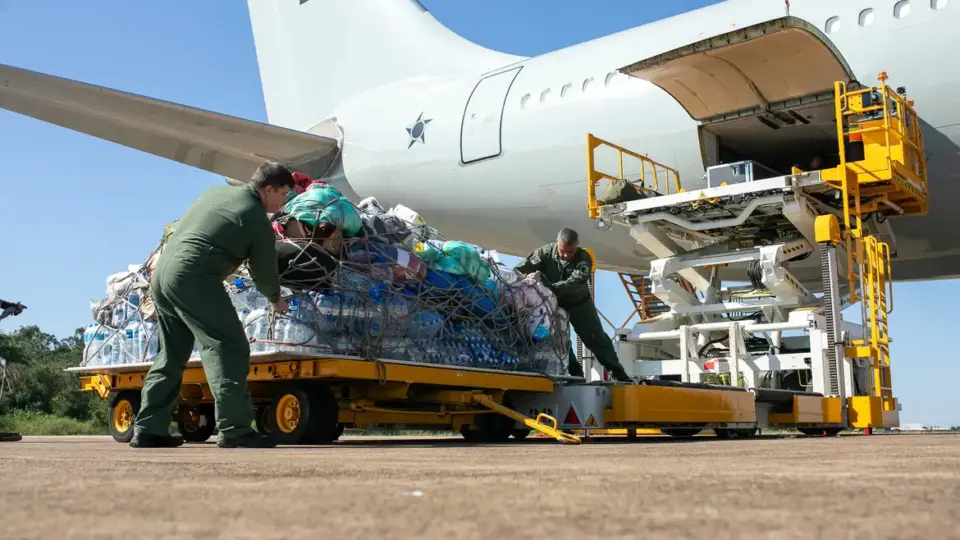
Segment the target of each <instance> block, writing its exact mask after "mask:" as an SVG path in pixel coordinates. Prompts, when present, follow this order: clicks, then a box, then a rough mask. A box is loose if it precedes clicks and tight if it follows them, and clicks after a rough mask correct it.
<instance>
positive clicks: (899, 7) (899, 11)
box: [893, 0, 910, 19]
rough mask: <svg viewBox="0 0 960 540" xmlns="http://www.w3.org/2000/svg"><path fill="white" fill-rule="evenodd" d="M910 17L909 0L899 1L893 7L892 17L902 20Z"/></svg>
mask: <svg viewBox="0 0 960 540" xmlns="http://www.w3.org/2000/svg"><path fill="white" fill-rule="evenodd" d="M907 15H910V0H900V1H899V2H897V4H896V5H895V6H893V16H894V17H896V18H898V19H902V18H904V17H906V16H907Z"/></svg>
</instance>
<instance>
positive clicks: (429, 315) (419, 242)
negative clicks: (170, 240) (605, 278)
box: [83, 211, 570, 376]
mask: <svg viewBox="0 0 960 540" xmlns="http://www.w3.org/2000/svg"><path fill="white" fill-rule="evenodd" d="M359 215H360V217H361V218H362V219H363V229H362V231H361V232H360V234H358V235H357V237H354V238H348V239H342V238H341V235H340V229H335V230H334V233H332V234H330V229H329V228H323V227H319V228H316V229H312V230H311V231H310V237H309V238H290V237H281V238H278V240H277V243H276V247H277V252H278V265H279V270H280V273H279V277H280V283H281V286H282V293H283V296H284V297H285V298H286V299H287V301H288V304H289V310H288V312H287V313H286V314H285V315H279V314H276V313H275V312H274V310H273V309H272V307H271V306H270V305H269V302H268V301H267V299H266V297H264V296H263V295H262V294H260V292H259V291H258V290H257V289H256V286H255V284H254V282H253V280H252V279H251V278H250V273H249V270H248V269H247V268H246V266H241V267H240V268H239V269H238V271H237V272H236V274H235V275H234V276H231V277H230V278H229V279H228V280H227V281H225V283H224V286H225V288H226V291H227V293H228V294H229V297H230V300H231V302H232V303H233V305H234V308H235V310H236V312H237V316H238V318H239V319H240V321H241V322H242V323H243V327H244V331H245V332H246V335H247V338H248V339H249V341H250V350H251V353H253V354H257V353H261V354H262V353H293V354H306V355H336V356H346V357H354V358H362V359H368V360H393V361H406V362H415V363H425V364H433V365H442V366H456V367H458V368H478V369H492V370H499V371H516V372H534V373H544V374H547V375H551V376H560V375H564V374H566V363H567V357H568V355H569V354H570V352H569V351H570V335H569V331H570V330H569V328H570V326H569V320H568V316H567V314H566V312H565V311H563V310H562V309H560V308H559V307H558V306H557V300H556V296H555V295H554V294H553V292H552V291H551V290H550V289H549V288H548V287H546V286H545V285H544V284H543V282H542V281H541V279H540V277H539V275H532V276H523V275H521V274H519V273H517V272H516V271H514V270H513V269H511V268H507V267H505V266H503V265H501V264H499V263H498V262H496V261H495V257H491V256H490V254H488V253H486V252H485V251H484V250H482V249H481V248H478V247H477V246H472V245H469V244H465V243H462V242H456V241H449V240H445V239H443V238H441V237H440V235H439V234H438V233H436V231H433V230H432V229H430V230H429V232H427V231H428V229H427V228H426V227H420V226H414V225H410V224H408V223H404V224H403V225H398V224H397V221H398V220H395V219H394V220H391V219H389V218H391V217H393V216H389V215H385V214H381V215H379V216H377V215H373V214H369V213H365V212H363V211H361V212H360V213H359ZM300 217H301V218H302V216H300ZM275 220H276V221H277V222H278V223H280V224H281V230H283V225H282V224H285V223H286V224H289V220H290V217H289V216H285V215H283V214H281V215H280V216H278V217H275ZM391 221H392V222H393V224H392V225H391ZM401 221H402V220H401ZM385 223H386V224H385ZM324 230H326V232H323V231H324ZM286 231H287V232H289V231H290V227H286ZM318 231H320V232H318ZM318 234H324V235H325V236H326V238H318V237H317V236H318ZM166 238H167V236H165V237H164V241H162V242H161V243H160V245H159V246H158V247H157V249H156V250H155V251H154V252H153V253H152V254H151V256H150V258H149V259H148V260H147V261H146V262H145V263H144V264H141V265H132V266H130V267H129V268H128V271H127V272H121V273H118V274H114V275H112V276H110V277H108V279H107V298H105V299H103V300H100V301H96V302H93V303H91V308H92V311H93V316H94V319H95V321H96V323H95V324H91V325H90V326H88V327H87V328H86V330H85V332H84V342H85V349H84V360H83V365H84V366H87V367H97V366H117V365H129V364H142V363H150V362H152V361H153V360H154V358H155V357H156V355H157V354H158V352H159V342H158V335H157V323H156V318H155V313H154V310H153V307H152V302H151V299H150V297H149V286H148V284H149V278H150V271H151V269H152V267H153V263H154V262H155V261H156V258H157V257H158V256H159V253H160V251H161V250H162V249H163V247H164V244H165V240H166ZM198 350H199V349H198V346H196V345H195V347H194V357H196V356H197V354H198Z"/></svg>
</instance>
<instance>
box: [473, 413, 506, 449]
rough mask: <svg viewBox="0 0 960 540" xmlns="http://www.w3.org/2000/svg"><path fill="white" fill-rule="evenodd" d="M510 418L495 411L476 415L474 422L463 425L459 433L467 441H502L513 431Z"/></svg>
mask: <svg viewBox="0 0 960 540" xmlns="http://www.w3.org/2000/svg"><path fill="white" fill-rule="evenodd" d="M514 423H515V422H514V421H513V419H511V418H507V417H506V416H502V415H499V414H495V413H487V414H480V415H477V418H476V424H475V425H472V426H463V427H462V428H460V434H461V435H463V438H464V439H466V440H467V442H488V443H502V442H506V441H507V440H508V439H510V435H513V434H514V433H515V430H514V427H513V425H514Z"/></svg>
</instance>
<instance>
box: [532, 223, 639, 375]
mask: <svg viewBox="0 0 960 540" xmlns="http://www.w3.org/2000/svg"><path fill="white" fill-rule="evenodd" d="M579 243H580V238H579V236H578V235H577V232H576V231H574V230H572V229H563V230H562V231H560V234H558V235H557V241H556V242H555V243H551V244H547V245H545V246H543V247H541V248H539V249H537V250H536V251H534V252H533V253H531V254H530V256H529V257H527V258H526V260H524V261H523V262H521V263H520V264H519V265H517V267H516V270H517V271H518V272H520V273H523V274H531V273H533V272H540V274H541V275H542V276H543V281H544V284H545V285H547V286H548V287H550V289H551V290H552V291H553V292H554V293H556V295H557V303H558V304H559V306H560V307H561V308H563V309H564V310H566V311H567V313H568V314H569V315H570V324H572V325H573V330H574V331H575V332H576V333H577V335H578V336H580V339H581V340H583V344H584V345H585V346H586V347H587V348H588V349H590V351H591V352H593V354H594V355H595V356H596V358H597V361H599V362H600V364H601V365H603V367H605V368H606V369H607V371H609V372H610V374H611V375H612V376H613V377H614V378H615V379H616V380H618V381H629V380H630V377H629V376H628V375H627V372H626V371H625V370H624V369H623V366H622V365H621V364H620V360H619V359H618V358H617V351H616V349H614V348H613V342H612V341H610V337H609V336H607V334H606V332H604V331H603V326H602V325H601V324H600V317H599V316H598V315H597V308H596V307H595V306H594V305H593V298H592V297H591V295H590V285H589V283H590V273H591V269H592V267H593V260H592V259H591V258H590V254H589V253H587V251H586V250H584V249H582V248H580V247H579ZM567 371H569V373H570V375H573V376H575V377H582V376H583V368H582V367H581V366H580V363H579V362H578V361H577V358H576V355H575V354H574V353H573V348H572V346H571V349H570V358H569V363H568V367H567Z"/></svg>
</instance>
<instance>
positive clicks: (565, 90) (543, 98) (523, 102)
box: [520, 71, 617, 109]
mask: <svg viewBox="0 0 960 540" xmlns="http://www.w3.org/2000/svg"><path fill="white" fill-rule="evenodd" d="M616 76H617V72H615V71H613V72H610V73H607V76H606V78H604V80H603V85H604V86H610V83H612V82H613V79H614V78H615V77H616ZM592 82H593V77H588V78H586V79H584V80H583V84H582V85H580V91H581V92H584V93H585V92H586V91H587V89H588V88H589V87H590V84H591V83H592ZM572 88H573V84H572V83H566V84H564V85H563V86H562V87H560V98H565V97H567V94H569V93H570V90H571V89H572ZM549 96H550V89H549V88H547V89H545V90H544V91H543V92H541V93H540V103H546V102H547V98H548V97H549ZM530 97H531V95H530V94H524V95H523V97H521V98H520V108H521V109H525V108H526V107H527V104H528V103H529V102H530Z"/></svg>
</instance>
